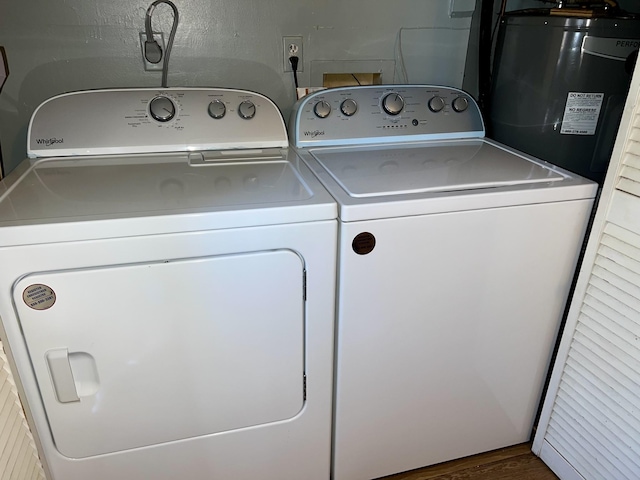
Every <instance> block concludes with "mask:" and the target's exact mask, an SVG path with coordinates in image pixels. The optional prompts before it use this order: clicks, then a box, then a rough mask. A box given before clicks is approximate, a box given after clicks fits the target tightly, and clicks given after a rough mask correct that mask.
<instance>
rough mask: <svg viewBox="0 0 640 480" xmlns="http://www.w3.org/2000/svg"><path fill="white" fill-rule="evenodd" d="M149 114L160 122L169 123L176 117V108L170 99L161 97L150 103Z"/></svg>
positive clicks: (153, 99)
mask: <svg viewBox="0 0 640 480" xmlns="http://www.w3.org/2000/svg"><path fill="white" fill-rule="evenodd" d="M149 113H150V114H151V116H152V117H153V118H154V119H155V120H157V121H158V122H168V121H170V120H171V119H173V117H175V116H176V106H175V105H174V104H173V102H172V101H171V99H170V98H168V97H165V96H163V95H159V96H157V97H154V98H152V99H151V102H149Z"/></svg>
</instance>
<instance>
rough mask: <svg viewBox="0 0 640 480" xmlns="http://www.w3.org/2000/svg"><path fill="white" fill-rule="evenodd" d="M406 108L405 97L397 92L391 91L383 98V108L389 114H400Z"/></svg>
mask: <svg viewBox="0 0 640 480" xmlns="http://www.w3.org/2000/svg"><path fill="white" fill-rule="evenodd" d="M403 108H404V98H402V97H401V96H400V95H398V94H397V93H390V94H389V95H387V96H386V97H384V98H383V99H382V109H383V110H384V111H385V112H386V113H388V114H389V115H398V114H399V113H400V112H402V109H403Z"/></svg>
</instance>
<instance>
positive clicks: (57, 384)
mask: <svg viewBox="0 0 640 480" xmlns="http://www.w3.org/2000/svg"><path fill="white" fill-rule="evenodd" d="M45 357H46V358H47V365H48V367H49V373H50V375H51V380H52V381H53V388H54V390H55V392H56V397H58V401H59V402H60V403H70V402H79V401H80V397H78V392H77V390H76V383H75V381H74V379H73V372H72V371H71V363H70V362H69V351H68V350H67V349H66V348H58V349H56V350H49V351H48V352H47V353H45Z"/></svg>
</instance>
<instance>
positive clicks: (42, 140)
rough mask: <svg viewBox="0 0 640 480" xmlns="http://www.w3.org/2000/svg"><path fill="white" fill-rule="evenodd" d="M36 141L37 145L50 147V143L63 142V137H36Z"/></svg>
mask: <svg viewBox="0 0 640 480" xmlns="http://www.w3.org/2000/svg"><path fill="white" fill-rule="evenodd" d="M36 143H37V144H38V145H44V146H45V147H50V146H51V145H55V144H56V143H64V138H56V137H51V138H36Z"/></svg>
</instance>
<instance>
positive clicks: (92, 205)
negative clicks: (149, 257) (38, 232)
mask: <svg viewBox="0 0 640 480" xmlns="http://www.w3.org/2000/svg"><path fill="white" fill-rule="evenodd" d="M214 153H215V154H216V155H214V156H215V157H216V158H215V159H214V161H211V162H208V161H207V159H206V158H207V155H204V157H203V155H202V154H189V155H188V154H181V155H170V154H148V155H136V156H133V157H126V156H125V157H121V156H117V157H76V158H73V159H65V158H51V159H42V160H26V161H25V162H23V164H22V165H21V166H20V167H19V169H18V170H17V171H16V172H13V174H12V175H11V176H10V177H8V178H7V179H6V180H5V181H4V182H2V183H0V227H28V226H32V227H33V226H38V225H40V226H43V225H44V226H46V225H48V226H49V228H51V226H52V224H58V225H61V224H69V223H73V222H85V221H94V223H95V221H103V220H107V221H108V220H110V221H115V220H120V221H121V222H122V221H123V220H126V219H128V220H130V221H131V220H133V222H129V224H130V225H131V226H132V227H133V228H131V229H130V228H126V229H124V228H123V225H124V224H122V223H121V224H120V226H119V233H118V235H119V236H123V235H130V234H131V235H134V234H137V233H136V232H137V231H138V229H139V228H141V229H142V230H140V232H139V233H153V232H154V231H158V233H160V232H162V231H167V229H180V228H182V229H184V228H187V229H188V230H191V229H206V228H227V227H231V226H253V225H265V224H274V223H277V224H279V223H289V222H296V221H313V220H323V219H328V218H335V216H336V212H335V210H336V208H335V202H334V201H333V200H332V199H331V197H330V196H329V195H328V194H327V192H326V191H325V190H324V189H323V188H322V186H321V185H320V184H319V183H318V182H317V180H316V179H315V178H314V177H313V175H311V174H310V172H308V169H307V168H306V167H305V166H304V165H302V164H299V165H297V164H296V162H297V163H300V162H299V160H298V159H297V158H296V157H295V155H291V156H292V157H293V159H294V162H290V161H289V160H288V158H289V154H288V150H287V149H284V150H281V149H276V150H270V151H263V152H262V157H261V155H259V154H258V153H257V152H256V155H255V157H254V158H251V157H250V156H249V157H247V158H242V159H236V158H234V157H233V156H232V157H231V158H230V159H228V160H224V159H220V158H219V157H220V156H221V155H223V153H221V152H212V155H213V154H214ZM265 157H266V158H265ZM275 209H277V213H276V212H275V211H274V212H272V213H269V211H270V210H275ZM303 210H304V212H303ZM178 214H180V215H182V216H185V215H187V216H188V217H190V218H191V219H192V221H196V218H197V219H199V220H197V221H199V222H200V224H199V225H196V224H193V225H191V226H190V227H184V226H183V227H180V226H178V225H180V224H181V223H184V222H185V221H186V220H185V219H182V220H176V218H177V217H176V216H180V215H178ZM230 214H234V215H233V216H232V217H230ZM167 215H173V217H171V218H173V220H171V218H167V217H166V216H167ZM143 217H144V218H146V220H144V221H143V220H142V218H143ZM154 217H155V218H156V224H157V226H155V227H148V228H151V230H148V228H147V229H146V230H145V229H144V227H142V225H143V224H144V222H146V221H150V220H152V219H153V218H154ZM163 218H164V219H163ZM172 221H173V222H174V223H173V224H171V222H172ZM176 222H177V223H176ZM67 228H68V230H67V231H69V232H71V231H72V228H71V227H67ZM92 228H94V229H95V228H97V225H93V226H92ZM85 230H87V229H86V228H85ZM98 230H99V229H97V230H93V231H95V232H97V231H98ZM2 233H3V235H2V240H0V245H2V244H4V240H6V239H7V236H8V235H9V231H8V229H3V232H2ZM96 234H97V233H96ZM83 235H84V234H83ZM97 235H100V234H97ZM110 235H111V234H109V235H108V236H110ZM25 241H26V240H25Z"/></svg>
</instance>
